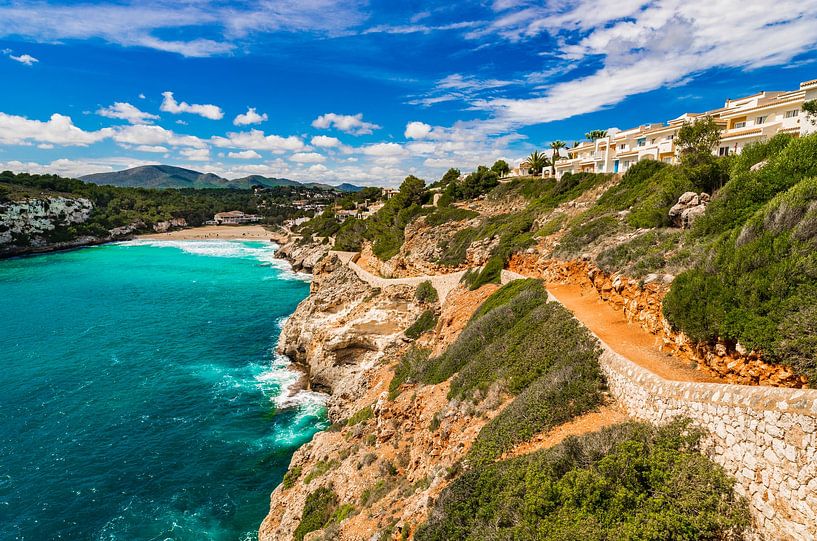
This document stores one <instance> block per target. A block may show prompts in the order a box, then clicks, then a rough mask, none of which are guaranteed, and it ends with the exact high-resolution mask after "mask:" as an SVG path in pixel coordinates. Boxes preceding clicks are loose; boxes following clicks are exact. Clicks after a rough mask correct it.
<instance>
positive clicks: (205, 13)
mask: <svg viewBox="0 0 817 541" xmlns="http://www.w3.org/2000/svg"><path fill="white" fill-rule="evenodd" d="M815 78H817V0H776V1H775V2H771V1H770V0H765V1H759V0H659V1H643V0H618V1H615V2H610V1H609V0H604V1H603V0H574V1H572V2H564V1H556V2H548V1H539V2H534V1H526V0H493V1H490V0H482V1H479V0H459V1H457V2H450V1H445V2H442V1H431V0H403V1H400V2H395V1H393V0H391V1H386V0H382V1H381V0H369V1H367V0H341V1H335V0H242V1H234V2H228V1H221V0H181V1H179V0H176V1H172V2H171V1H162V0H141V1H132V2H129V1H127V0H120V1H89V2H77V1H70V2H69V1H62V2H60V1H55V0H38V1H30V0H12V1H6V0H0V81H2V84H0V170H6V169H10V170H14V171H29V172H33V173H34V172H36V173H40V172H47V173H56V174H61V175H65V176H80V175H84V174H89V173H98V172H105V171H114V170H121V169H126V168H129V167H134V166H138V165H146V164H155V163H164V164H170V165H177V166H181V167H188V168H191V169H195V170H197V171H203V172H212V173H216V174H219V175H222V176H225V177H227V178H239V177H243V176H247V175H250V174H260V175H265V176H273V177H285V178H291V179H294V180H301V181H321V182H332V183H339V182H353V183H356V184H360V185H378V186H394V185H398V184H399V183H400V181H401V180H402V179H403V178H405V177H406V176H408V175H412V174H413V175H416V176H419V177H421V178H424V179H426V180H428V181H433V180H436V179H438V178H440V177H441V176H442V174H443V173H444V172H445V171H447V170H448V168H450V167H455V168H458V169H460V170H462V171H463V172H468V171H471V170H473V169H475V168H476V166H477V165H479V164H486V165H491V164H492V163H493V162H494V161H495V160H497V159H505V160H506V161H508V162H509V163H511V165H515V164H518V163H519V161H521V159H522V158H523V157H524V156H527V155H528V154H530V153H531V152H532V151H533V150H537V149H538V150H541V149H544V148H547V146H548V144H549V143H550V141H553V140H556V139H560V140H565V141H568V142H569V143H572V142H573V141H577V140H581V139H583V138H584V134H585V133H586V132H588V131H590V130H593V129H606V128H611V127H617V128H622V129H626V128H629V127H634V126H638V125H640V124H646V123H650V122H661V121H666V120H669V119H672V118H675V117H677V116H679V115H681V114H683V113H684V112H702V111H706V110H709V109H714V108H717V107H720V106H722V105H723V102H724V100H725V99H727V98H736V97H740V96H744V95H749V94H752V93H754V92H757V91H760V90H791V89H795V88H797V87H798V85H799V83H800V82H801V81H806V80H810V79H815Z"/></svg>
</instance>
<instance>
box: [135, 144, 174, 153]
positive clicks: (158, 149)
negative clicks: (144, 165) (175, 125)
mask: <svg viewBox="0 0 817 541" xmlns="http://www.w3.org/2000/svg"><path fill="white" fill-rule="evenodd" d="M136 150H138V151H139V152H155V153H157V154H163V153H165V152H168V151H169V149H168V148H167V147H163V146H158V145H139V146H137V147H136Z"/></svg>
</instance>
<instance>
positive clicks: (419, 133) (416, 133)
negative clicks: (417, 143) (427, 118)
mask: <svg viewBox="0 0 817 541" xmlns="http://www.w3.org/2000/svg"><path fill="white" fill-rule="evenodd" d="M430 134H431V126H429V125H428V124H426V123H425V122H409V123H408V124H406V131H405V132H404V134H403V135H405V137H406V139H425V138H426V137H428V136H429V135H430Z"/></svg>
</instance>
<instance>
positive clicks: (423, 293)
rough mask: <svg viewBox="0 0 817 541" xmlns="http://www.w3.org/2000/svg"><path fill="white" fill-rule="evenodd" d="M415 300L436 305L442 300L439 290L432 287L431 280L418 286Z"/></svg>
mask: <svg viewBox="0 0 817 541" xmlns="http://www.w3.org/2000/svg"><path fill="white" fill-rule="evenodd" d="M414 298H415V299H417V300H418V301H419V302H423V303H435V302H437V301H438V300H440V297H439V295H438V294H437V290H436V289H434V286H433V285H431V281H430V280H426V281H425V282H421V283H420V285H418V286H417V291H415V292H414Z"/></svg>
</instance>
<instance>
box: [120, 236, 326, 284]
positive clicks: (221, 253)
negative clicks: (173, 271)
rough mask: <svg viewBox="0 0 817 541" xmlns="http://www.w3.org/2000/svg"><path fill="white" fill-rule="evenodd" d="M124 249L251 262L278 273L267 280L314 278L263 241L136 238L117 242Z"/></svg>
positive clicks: (275, 246) (271, 243)
mask: <svg viewBox="0 0 817 541" xmlns="http://www.w3.org/2000/svg"><path fill="white" fill-rule="evenodd" d="M118 244H119V245H121V246H151V247H155V248H175V249H177V250H181V251H183V252H185V253H187V254H192V255H200V256H206V257H229V258H237V259H251V260H255V261H258V262H259V263H261V264H262V265H265V266H269V267H272V268H274V269H275V270H277V271H278V275H277V276H270V277H268V278H264V279H265V280H300V281H304V282H308V281H310V280H311V279H312V277H311V275H309V274H306V273H303V272H296V271H294V270H292V265H290V264H289V262H287V261H285V260H283V259H279V258H276V257H275V252H276V251H277V250H278V248H279V246H278V245H277V244H276V243H274V242H270V241H264V240H252V241H244V240H151V239H137V240H129V241H125V242H120V243H118Z"/></svg>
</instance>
